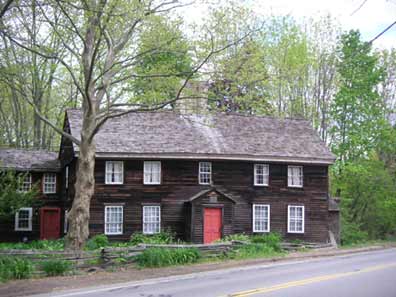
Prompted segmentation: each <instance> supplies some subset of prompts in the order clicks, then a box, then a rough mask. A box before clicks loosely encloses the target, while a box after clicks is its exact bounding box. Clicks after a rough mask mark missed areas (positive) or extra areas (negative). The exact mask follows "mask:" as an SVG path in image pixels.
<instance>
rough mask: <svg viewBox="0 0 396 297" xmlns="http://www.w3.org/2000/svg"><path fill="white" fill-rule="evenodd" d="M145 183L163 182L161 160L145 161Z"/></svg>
mask: <svg viewBox="0 0 396 297" xmlns="http://www.w3.org/2000/svg"><path fill="white" fill-rule="evenodd" d="M143 171H144V183H145V184H160V183H161V162H159V161H145V162H144V166H143Z"/></svg>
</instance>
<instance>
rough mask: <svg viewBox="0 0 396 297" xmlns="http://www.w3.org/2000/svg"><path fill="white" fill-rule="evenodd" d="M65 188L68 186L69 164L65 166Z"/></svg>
mask: <svg viewBox="0 0 396 297" xmlns="http://www.w3.org/2000/svg"><path fill="white" fill-rule="evenodd" d="M65 188H66V189H68V188H69V166H66V167H65Z"/></svg>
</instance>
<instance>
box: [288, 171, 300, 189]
mask: <svg viewBox="0 0 396 297" xmlns="http://www.w3.org/2000/svg"><path fill="white" fill-rule="evenodd" d="M303 178H304V176H303V167H302V166H287V185H288V186H289V187H296V188H302V186H303Z"/></svg>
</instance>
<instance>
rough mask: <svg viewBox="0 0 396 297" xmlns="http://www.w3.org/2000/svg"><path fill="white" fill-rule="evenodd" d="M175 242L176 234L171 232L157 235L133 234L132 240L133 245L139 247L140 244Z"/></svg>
mask: <svg viewBox="0 0 396 297" xmlns="http://www.w3.org/2000/svg"><path fill="white" fill-rule="evenodd" d="M174 241H175V234H174V233H173V232H171V231H163V232H160V233H156V234H143V233H139V232H136V233H133V234H132V236H131V239H130V241H129V242H130V243H131V244H132V245H137V244H139V243H147V244H169V243H172V242H174Z"/></svg>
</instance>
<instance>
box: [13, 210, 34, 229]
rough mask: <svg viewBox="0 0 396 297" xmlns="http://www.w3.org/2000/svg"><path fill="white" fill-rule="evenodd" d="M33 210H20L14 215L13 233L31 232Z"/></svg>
mask: <svg viewBox="0 0 396 297" xmlns="http://www.w3.org/2000/svg"><path fill="white" fill-rule="evenodd" d="M32 218H33V209H32V208H31V207H24V208H20V209H19V210H18V212H16V213H15V231H32Z"/></svg>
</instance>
